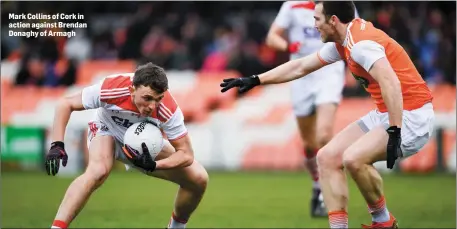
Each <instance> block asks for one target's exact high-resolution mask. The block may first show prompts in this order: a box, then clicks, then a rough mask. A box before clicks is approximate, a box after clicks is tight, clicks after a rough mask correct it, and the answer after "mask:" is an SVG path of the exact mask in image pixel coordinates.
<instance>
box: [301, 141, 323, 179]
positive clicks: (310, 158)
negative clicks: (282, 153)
mask: <svg viewBox="0 0 457 229" xmlns="http://www.w3.org/2000/svg"><path fill="white" fill-rule="evenodd" d="M304 154H305V157H306V161H305V166H306V168H307V169H308V171H309V173H310V175H311V178H312V179H313V181H314V183H313V187H315V186H317V188H320V187H319V182H318V180H319V171H318V170H317V162H316V155H317V150H315V149H310V148H306V149H305V150H304Z"/></svg>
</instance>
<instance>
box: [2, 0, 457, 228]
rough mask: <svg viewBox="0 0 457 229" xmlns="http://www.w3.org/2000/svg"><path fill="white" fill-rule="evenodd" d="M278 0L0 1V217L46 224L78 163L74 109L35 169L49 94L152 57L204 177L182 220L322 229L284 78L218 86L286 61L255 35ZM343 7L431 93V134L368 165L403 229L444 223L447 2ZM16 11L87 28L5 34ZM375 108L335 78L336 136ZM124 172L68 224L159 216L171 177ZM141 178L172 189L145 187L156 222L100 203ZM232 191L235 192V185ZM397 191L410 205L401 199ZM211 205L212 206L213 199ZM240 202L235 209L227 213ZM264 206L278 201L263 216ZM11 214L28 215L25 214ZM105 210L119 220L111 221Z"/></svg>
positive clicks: (447, 192)
mask: <svg viewBox="0 0 457 229" xmlns="http://www.w3.org/2000/svg"><path fill="white" fill-rule="evenodd" d="M281 4H282V2H273V1H271V2H236V1H232V2H109V3H108V2H66V1H62V2H24V1H20V2H11V1H8V2H1V17H2V18H1V19H2V20H1V28H2V29H1V101H2V103H1V131H2V132H1V161H2V164H1V168H2V198H3V201H2V202H3V211H2V216H3V217H2V218H3V219H4V225H3V226H7V227H47V226H49V224H50V223H51V222H52V219H53V216H54V214H55V212H56V210H57V207H58V205H59V201H60V199H61V197H62V196H63V193H64V191H65V189H66V187H67V185H68V184H69V182H71V179H73V178H74V177H75V176H77V175H78V174H80V173H81V172H82V171H83V170H84V168H85V164H86V155H87V149H86V134H87V132H86V131H87V122H88V120H89V119H90V118H91V116H92V114H93V111H82V112H75V113H73V115H72V117H71V120H70V122H69V125H68V128H67V133H66V136H65V144H66V150H67V153H68V154H69V157H70V159H69V164H68V165H67V167H65V168H61V171H60V173H59V175H58V176H59V178H50V177H46V175H45V171H44V170H43V168H44V166H43V165H44V163H43V162H44V160H43V156H44V154H45V153H46V152H47V150H48V148H49V144H50V139H49V137H48V135H49V130H50V128H51V127H52V122H53V116H54V108H55V105H56V101H57V100H58V99H59V98H60V97H62V96H64V95H66V94H70V93H73V92H75V91H78V90H81V89H82V88H83V87H85V86H88V85H90V84H92V83H94V82H97V81H98V80H100V79H101V78H102V77H105V76H107V75H110V74H115V73H125V72H133V71H134V69H135V67H136V66H137V65H138V64H142V63H145V62H149V61H150V62H153V63H155V64H157V65H160V66H162V67H164V68H165V69H166V71H167V73H168V76H169V82H170V91H171V92H172V94H173V95H174V96H175V98H176V100H177V102H178V103H179V105H180V107H181V109H182V110H183V112H184V115H185V120H186V124H187V127H188V129H189V133H190V136H191V139H192V144H193V147H194V151H195V157H196V159H197V160H199V161H200V162H201V163H202V164H203V165H204V166H205V167H206V168H207V169H208V170H209V171H210V176H211V177H213V178H212V182H214V183H211V184H212V185H213V186H211V189H212V191H211V192H209V194H208V196H209V197H208V199H209V200H207V202H204V203H202V204H203V205H202V206H201V208H200V209H201V210H199V213H196V216H195V219H193V220H192V221H191V224H190V225H191V227H302V228H303V227H328V224H327V222H326V221H325V220H323V221H317V222H316V221H312V219H309V220H308V219H307V218H306V217H309V213H308V212H307V211H308V199H309V198H310V197H309V196H308V194H310V193H311V190H310V188H311V182H310V179H309V175H308V174H307V173H306V172H305V170H304V169H303V160H304V159H303V155H302V151H303V150H302V149H303V147H304V145H303V143H302V142H301V141H300V137H299V133H298V131H297V128H296V123H295V118H294V116H293V113H292V108H291V104H290V88H289V85H288V84H282V85H273V86H266V87H261V88H256V89H255V90H253V91H251V92H249V93H247V94H243V95H239V94H237V93H236V92H235V90H231V91H230V92H229V93H224V94H222V93H220V88H219V83H220V81H221V79H222V78H226V77H229V76H235V77H238V76H239V77H241V76H250V75H252V74H257V73H261V72H264V71H267V70H269V69H272V68H274V67H276V66H278V65H279V64H282V63H284V62H286V61H287V60H288V58H289V56H288V53H281V52H277V51H274V50H273V49H271V48H269V47H267V46H266V44H265V38H266V35H267V32H268V29H269V26H270V25H271V23H272V21H273V20H274V18H275V16H276V14H277V13H278V11H279V8H280V6H281ZM355 4H356V7H357V10H358V12H359V14H360V17H362V18H364V19H365V20H368V21H372V22H373V23H374V25H375V26H376V27H378V28H380V29H382V30H383V31H385V32H386V33H388V34H389V35H390V36H391V37H393V38H394V39H395V40H397V41H398V42H399V43H400V44H401V45H402V46H403V47H404V48H405V50H406V51H407V52H408V53H409V55H410V57H411V59H412V60H413V62H414V63H415V65H416V67H417V69H418V70H419V72H420V73H421V75H422V77H423V78H424V80H426V82H427V83H428V85H429V86H430V88H431V89H432V93H433V96H434V101H433V104H434V108H435V112H436V123H435V133H434V137H433V139H432V140H431V141H430V142H429V143H428V144H427V145H426V146H425V147H424V148H423V149H422V151H421V152H420V153H418V154H417V155H415V156H413V157H411V158H408V159H406V160H403V161H401V163H399V164H397V166H396V168H395V170H393V171H392V170H387V169H385V168H386V166H385V164H384V163H379V164H376V167H377V168H378V169H379V170H380V171H382V172H383V173H384V174H386V184H385V186H386V189H387V192H389V191H390V192H391V193H390V195H391V199H393V200H392V202H394V201H395V199H398V203H397V205H394V204H393V203H392V205H393V208H394V209H395V208H397V211H398V212H402V213H400V214H403V217H404V221H403V222H402V221H401V220H400V222H401V225H402V226H404V227H411V228H414V227H435V228H436V227H443V228H444V227H447V228H451V227H455V215H456V214H455V205H454V204H455V202H456V201H455V171H456V144H455V143H456V137H455V133H456V131H455V119H456V116H455V110H456V107H455V105H456V100H455V99H456V87H455V82H456V65H455V64H456V47H455V46H456V37H455V29H456V24H455V21H456V15H455V11H456V4H455V2H387V1H383V2H372V1H370V2H362V1H357V2H355ZM28 12H31V13H46V14H52V13H80V14H83V15H84V16H85V18H84V20H73V21H72V22H80V23H87V26H88V28H86V29H76V30H75V32H76V36H75V37H71V38H67V37H39V38H23V37H22V38H21V37H12V36H9V34H8V31H9V30H11V29H9V24H10V23H13V22H17V20H10V19H9V18H8V14H9V13H28ZM24 22H25V21H24ZM35 22H37V21H35ZM14 31H21V30H20V29H14ZM373 108H374V104H373V102H372V101H371V99H370V98H369V97H368V94H367V93H366V92H365V91H364V89H363V88H362V87H361V86H359V85H358V83H357V82H356V81H355V80H354V79H353V78H352V76H351V75H350V74H347V75H346V85H345V89H344V100H343V101H342V103H341V106H340V108H339V110H338V114H337V119H336V123H335V124H336V126H335V130H334V131H335V133H336V132H338V131H339V130H341V129H342V128H344V127H345V126H346V125H347V124H349V123H351V122H352V121H355V120H357V119H358V118H359V117H360V116H362V115H364V114H365V113H366V112H368V111H369V110H371V109H373ZM123 169H124V167H123V166H122V165H120V164H118V165H117V166H116V170H118V171H122V170H123ZM130 174H131V173H126V172H120V173H117V172H116V173H115V175H113V176H112V178H111V180H112V181H110V182H111V183H109V184H106V185H107V186H111V187H112V188H111V189H109V188H106V190H104V191H102V190H100V192H102V193H104V196H102V194H100V195H98V194H96V197H94V198H95V200H94V201H93V204H88V206H87V210H84V211H83V213H81V216H80V218H78V220H76V221H75V223H74V224H73V225H75V226H76V227H135V226H138V227H150V226H151V224H152V225H153V227H155V226H158V227H161V226H163V225H165V224H166V223H167V222H168V217H169V214H168V213H169V212H171V209H172V208H171V207H172V205H171V203H172V201H173V196H174V190H175V186H169V185H170V184H168V183H163V184H162V183H161V181H155V180H152V181H151V179H148V178H144V177H142V176H139V175H138V174H135V176H132V175H130ZM144 179H148V180H147V181H148V182H151V183H150V184H149V183H148V185H150V187H151V188H156V189H159V188H158V187H157V186H158V184H159V183H160V187H163V190H170V191H169V192H168V191H167V192H162V190H161V191H159V192H160V193H167V195H158V194H157V193H155V194H154V198H153V197H151V198H153V202H154V203H155V204H156V205H153V206H155V207H156V206H157V205H159V206H160V207H162V205H163V208H165V210H161V212H164V213H161V214H157V213H156V214H155V215H154V217H155V218H154V219H156V221H157V222H155V221H154V223H151V222H150V221H151V220H150V218H151V216H143V215H141V216H137V217H138V218H139V220H138V222H136V221H135V222H131V221H130V220H129V217H127V216H128V215H127V216H126V215H124V214H123V213H122V211H121V210H119V209H118V208H112V207H109V206H110V203H111V202H110V200H111V199H109V198H107V197H106V196H108V197H110V198H119V197H116V195H119V193H118V192H116V190H119V189H128V188H129V185H126V184H130V185H131V186H134V185H135V184H137V183H138V182H143V180H144ZM135 182H137V183H135ZM154 182H156V183H154ZM418 183H419V184H421V187H420V188H418V187H417V184H418ZM271 184H277V185H279V187H277V188H276V189H277V190H276V191H273V190H271ZM42 185H43V186H42ZM351 185H352V186H351V189H353V190H352V193H354V195H355V197H354V199H353V200H354V201H353V202H351V204H352V205H351V206H350V208H351V209H354V210H353V211H354V217H355V218H357V219H358V218H360V219H361V220H366V221H367V222H368V221H369V218H368V216H367V213H366V208H365V206H364V204H363V201H362V199H361V197H360V196H357V195H358V194H357V192H356V189H355V186H354V185H353V184H351ZM22 186H24V187H33V189H32V188H21V187H22ZM40 186H42V187H44V188H40ZM242 186H243V187H246V188H244V189H243V190H241V188H239V187H242ZM47 187H52V191H51V190H49V188H47ZM33 190H36V191H33ZM132 190H134V189H133V188H132ZM395 190H397V191H395ZM413 190H417V191H414V192H411V191H413ZM136 191H137V190H136ZM143 192H145V191H143ZM44 193H48V194H49V193H54V194H49V195H54V196H53V197H52V200H45V199H43V198H42V196H43V194H44ZM139 193H142V192H141V191H140V192H139ZM213 193H214V194H213ZM437 193H441V194H442V195H439V194H437ZM137 194H138V193H137ZM145 194H146V193H145ZM147 194H150V193H147ZM170 194H171V195H170ZM44 195H45V196H46V195H47V194H44ZM351 195H352V194H351ZM387 195H389V194H387ZM410 195H413V196H411V197H408V196H410ZM278 196H280V197H278ZM431 196H433V197H431ZM251 197H252V198H251ZM130 198H132V197H130ZM211 198H214V199H215V201H211ZM19 199H21V200H22V201H19ZM297 199H299V201H298V203H299V204H297ZM245 200H249V201H245ZM388 200H389V199H388ZM400 200H401V201H408V200H409V202H408V204H407V205H402V204H401V202H400ZM418 200H419V201H418ZM131 201H132V200H131V199H128V198H127V199H125V198H124V199H122V200H118V201H117V202H119V203H125V205H131V204H130V202H131ZM217 201H222V202H220V203H221V204H219V205H217V204H215V203H216V202H217ZM224 201H226V202H224ZM351 201H352V200H351ZM357 201H358V202H357ZM427 201H428V202H427ZM18 202H20V203H22V204H18ZM237 203H239V205H237ZM246 203H249V204H246ZM142 204H143V205H142ZM142 204H140V205H137V204H136V203H135V206H131V208H132V209H135V210H134V211H140V209H142V208H147V209H150V208H151V207H150V206H147V205H144V203H142ZM246 205H248V206H246ZM36 206H40V207H39V208H40V209H37V207H36ZM121 206H122V207H119V208H122V209H124V208H128V207H125V206H124V205H121ZM249 206H251V207H249ZM424 206H428V207H429V208H433V210H427V212H425V211H423V212H421V213H420V214H416V213H411V212H410V211H409V210H407V209H406V208H408V207H410V208H412V209H424ZM241 207H244V209H243V210H239V208H241ZM221 208H224V209H225V211H229V210H230V209H232V210H233V211H234V212H235V213H233V214H232V213H231V214H232V215H231V217H228V218H227V217H224V215H225V214H224V213H220V214H219V215H218V216H217V217H216V216H215V215H214V212H215V211H220V209H221ZM270 208H274V209H276V210H275V211H274V213H271V209H270ZM27 209H30V210H27ZM215 209H216V210H215ZM266 209H267V210H266ZM268 209H270V210H268ZM279 209H282V210H279ZM37 210H38V211H39V212H37ZM40 210H41V211H40ZM94 212H95V213H100V214H97V216H98V218H97V217H93V213H94ZM230 212H232V211H231V210H230ZM23 214H27V217H25V218H26V219H25V220H24V217H23ZM291 214H292V216H291ZM293 214H295V215H293ZM113 215H114V216H115V217H116V219H119V220H118V221H113V220H110V218H112V216H113ZM123 217H124V218H123ZM253 217H254V218H253ZM290 217H292V219H290ZM303 217H305V219H306V220H305V221H306V222H303ZM398 217H402V216H398ZM81 218H82V219H81ZM142 218H143V219H144V221H141V219H142ZM265 218H268V219H265ZM400 219H401V218H400ZM123 220H125V221H123ZM308 221H310V222H308ZM192 223H193V224H192ZM352 223H355V224H354V226H355V227H359V225H360V224H359V222H357V221H353V222H352Z"/></svg>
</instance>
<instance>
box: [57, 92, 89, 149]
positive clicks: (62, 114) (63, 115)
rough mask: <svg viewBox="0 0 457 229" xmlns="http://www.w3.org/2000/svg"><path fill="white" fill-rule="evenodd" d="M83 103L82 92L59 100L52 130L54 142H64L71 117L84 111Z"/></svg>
mask: <svg viewBox="0 0 457 229" xmlns="http://www.w3.org/2000/svg"><path fill="white" fill-rule="evenodd" d="M84 109H85V108H84V106H83V102H82V92H78V93H76V94H73V95H70V96H66V97H64V98H62V99H60V100H59V102H58V104H57V107H56V110H55V113H54V125H53V129H52V141H53V142H55V141H62V142H63V139H64V135H65V129H66V127H67V124H68V120H70V115H71V113H72V112H73V111H81V110H84Z"/></svg>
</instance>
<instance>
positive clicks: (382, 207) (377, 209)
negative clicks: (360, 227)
mask: <svg viewBox="0 0 457 229" xmlns="http://www.w3.org/2000/svg"><path fill="white" fill-rule="evenodd" d="M368 211H369V212H370V214H371V217H372V221H373V222H378V223H383V222H387V221H389V220H390V214H389V210H387V207H386V199H385V198H384V196H381V198H379V200H378V201H376V203H375V204H373V205H368Z"/></svg>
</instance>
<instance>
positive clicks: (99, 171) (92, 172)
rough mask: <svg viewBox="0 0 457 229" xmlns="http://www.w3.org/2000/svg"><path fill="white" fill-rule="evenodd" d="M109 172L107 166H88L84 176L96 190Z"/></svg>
mask: <svg viewBox="0 0 457 229" xmlns="http://www.w3.org/2000/svg"><path fill="white" fill-rule="evenodd" d="M110 171H111V169H110V168H109V166H104V165H99V166H89V167H88V168H87V170H86V172H84V176H85V177H86V178H87V179H89V180H91V181H92V182H93V184H94V187H93V188H98V187H99V186H100V185H102V184H103V182H104V181H105V180H106V178H108V176H109V174H110Z"/></svg>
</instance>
